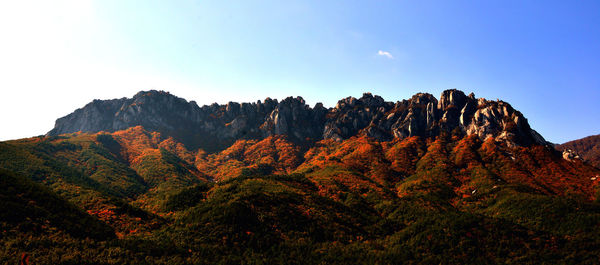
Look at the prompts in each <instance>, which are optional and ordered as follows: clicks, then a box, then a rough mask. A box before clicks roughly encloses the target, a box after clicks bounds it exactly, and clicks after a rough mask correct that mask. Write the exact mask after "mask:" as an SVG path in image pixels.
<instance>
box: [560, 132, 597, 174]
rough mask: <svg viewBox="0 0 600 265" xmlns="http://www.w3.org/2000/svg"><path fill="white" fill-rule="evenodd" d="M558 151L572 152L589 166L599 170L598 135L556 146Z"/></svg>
mask: <svg viewBox="0 0 600 265" xmlns="http://www.w3.org/2000/svg"><path fill="white" fill-rule="evenodd" d="M556 149H558V150H561V151H562V150H572V151H574V152H575V153H576V154H578V155H579V156H581V158H583V159H584V160H586V161H588V162H589V163H590V164H592V165H594V166H596V167H598V168H600V135H592V136H588V137H585V138H581V139H579V140H573V141H569V142H566V143H564V144H560V145H557V146H556Z"/></svg>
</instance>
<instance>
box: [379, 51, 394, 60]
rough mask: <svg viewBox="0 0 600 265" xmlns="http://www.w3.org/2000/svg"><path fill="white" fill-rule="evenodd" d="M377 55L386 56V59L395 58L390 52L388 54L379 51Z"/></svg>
mask: <svg viewBox="0 0 600 265" xmlns="http://www.w3.org/2000/svg"><path fill="white" fill-rule="evenodd" d="M377 55H380V56H385V57H387V58H389V59H394V56H392V54H391V53H389V52H386V51H382V50H379V51H378V52H377Z"/></svg>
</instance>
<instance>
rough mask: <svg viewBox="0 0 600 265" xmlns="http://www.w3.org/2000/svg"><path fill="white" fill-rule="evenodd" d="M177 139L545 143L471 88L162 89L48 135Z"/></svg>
mask: <svg viewBox="0 0 600 265" xmlns="http://www.w3.org/2000/svg"><path fill="white" fill-rule="evenodd" d="M139 125H141V126H143V127H144V128H146V129H147V130H150V131H158V132H161V133H162V134H164V135H168V136H172V137H173V138H175V139H177V140H179V141H181V142H183V143H184V144H185V145H187V146H188V147H190V148H203V149H206V150H219V149H221V148H224V147H225V146H228V145H229V144H231V143H233V142H234V141H235V140H238V139H262V138H265V137H268V136H270V135H277V134H283V135H288V136H289V137H290V139H291V140H294V141H298V142H305V143H306V142H313V141H316V140H321V139H335V140H343V139H347V138H350V137H352V136H356V135H367V136H369V137H373V138H375V139H378V140H381V141H385V140H392V139H397V138H399V139H403V138H406V137H410V136H424V137H431V136H436V135H439V134H440V133H441V132H443V131H446V132H450V133H459V134H463V135H472V134H475V135H477V136H479V137H480V138H481V139H487V138H489V137H493V138H495V139H496V140H498V141H503V142H506V143H507V144H509V145H523V146H528V145H532V144H540V145H545V144H547V143H546V141H545V140H544V139H543V138H542V137H541V136H540V135H539V134H538V133H537V132H535V131H534V130H532V129H531V127H530V126H529V124H528V122H527V119H526V118H525V117H524V116H523V115H522V114H521V113H520V112H519V111H517V110H515V109H513V108H512V107H511V106H510V104H508V103H506V102H503V101H489V100H486V99H483V98H479V99H477V98H475V96H474V95H473V93H471V94H470V95H468V96H467V95H465V94H464V93H463V92H462V91H460V90H456V89H452V90H446V91H444V92H443V93H442V95H441V96H440V99H439V101H438V99H436V98H435V97H434V96H433V95H431V94H427V93H419V94H416V95H414V96H413V97H412V98H411V99H408V100H402V101H398V102H395V103H394V102H389V101H385V100H384V99H383V98H381V97H380V96H373V95H372V94H370V93H365V94H363V96H362V97H361V98H354V97H347V98H345V99H342V100H340V101H339V102H338V103H337V105H336V106H335V107H334V108H329V109H328V108H325V107H323V105H322V104H321V103H318V104H316V105H315V106H314V107H312V108H311V107H310V106H308V105H307V104H306V103H305V101H304V100H303V99H302V98H301V97H296V98H293V97H288V98H286V99H284V100H282V101H278V100H276V99H270V98H267V99H265V100H264V101H260V100H259V101H257V102H255V103H241V104H240V103H235V102H229V103H228V104H226V105H219V104H216V103H215V104H212V105H208V106H202V107H199V106H198V105H197V104H196V102H194V101H190V102H188V101H186V100H185V99H182V98H178V97H176V96H174V95H171V94H170V93H168V92H164V91H154V90H152V91H147V92H139V93H137V94H136V95H135V96H133V98H121V99H113V100H94V101H93V102H91V103H89V104H87V105H86V106H85V107H83V108H81V109H78V110H76V111H75V112H73V113H71V114H69V115H67V116H65V117H62V118H60V119H58V120H57V121H56V125H55V127H54V129H52V130H51V131H50V132H48V135H59V134H64V133H72V132H78V131H82V132H99V131H108V132H114V131H117V130H123V129H126V128H129V127H133V126H139Z"/></svg>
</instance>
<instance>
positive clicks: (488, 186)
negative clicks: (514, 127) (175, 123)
mask: <svg viewBox="0 0 600 265" xmlns="http://www.w3.org/2000/svg"><path fill="white" fill-rule="evenodd" d="M0 168H2V169H3V170H2V171H0V174H1V175H2V176H1V178H0V186H1V187H0V197H1V200H0V202H1V203H0V208H1V211H0V225H1V228H0V231H1V232H2V237H1V240H0V244H1V245H2V247H1V248H0V251H1V252H0V262H1V263H7V264H17V263H18V262H19V260H21V259H22V258H25V259H28V261H29V263H30V264H248V263H251V264H321V263H327V264H365V263H366V264H398V263H406V264H432V263H433V264H456V263H461V264H463V263H478V264H494V263H535V264H540V263H547V264H556V263H596V262H597V261H598V258H599V255H600V251H599V249H600V229H598V228H599V225H600V200H598V199H599V198H600V197H599V194H598V181H600V176H599V175H600V170H599V169H598V168H595V167H593V166H591V165H589V164H587V163H586V162H583V161H568V160H565V159H563V158H562V156H561V153H560V152H558V151H556V150H554V149H553V148H551V147H549V146H541V145H539V146H538V145H533V146H529V147H520V146H510V147H509V146H507V145H506V144H505V143H502V142H497V141H494V140H493V139H489V140H486V141H482V140H480V139H479V138H478V137H476V136H475V135H472V136H464V135H461V134H459V133H442V134H440V135H439V136H437V137H419V136H414V137H409V138H406V139H402V140H392V141H383V142H382V141H378V140H376V139H372V138H370V137H367V136H356V137H351V138H349V139H346V140H343V141H335V140H331V139H326V140H321V141H318V142H316V143H314V144H313V145H311V146H308V145H302V144H298V143H296V142H294V141H291V140H289V139H288V138H287V137H286V136H285V135H274V136H270V137H267V138H265V139H262V140H261V139H246V140H244V139H241V140H238V141H236V142H235V143H234V144H232V145H231V146H230V147H228V148H226V149H224V150H222V151H219V152H213V153H207V152H205V151H203V150H202V149H197V150H189V149H187V148H186V147H185V146H184V145H183V144H181V143H178V142H177V141H175V140H174V139H173V138H171V137H164V136H162V135H161V134H160V133H157V132H151V131H146V130H145V129H144V128H142V127H133V128H130V129H127V130H122V131H117V132H114V133H103V132H101V133H74V134H66V135H61V136H41V137H34V138H28V139H21V140H15V141H7V142H1V143H0Z"/></svg>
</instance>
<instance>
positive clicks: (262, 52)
mask: <svg viewBox="0 0 600 265" xmlns="http://www.w3.org/2000/svg"><path fill="white" fill-rule="evenodd" d="M374 2H375V3H374ZM226 3H227V4H226ZM0 34H1V36H2V41H1V42H0V88H1V89H2V94H3V96H2V97H1V98H0V112H1V113H2V115H0V123H1V124H2V130H0V139H2V140H6V139H14V138H21V137H29V136H34V135H39V134H44V133H45V132H47V131H48V130H50V129H51V128H52V127H53V125H54V120H55V119H56V118H58V117H61V116H64V115H66V114H68V113H70V112H72V111H73V110H74V109H76V108H79V107H82V106H83V105H85V104H86V103H87V102H89V101H91V100H92V99H95V98H99V99H110V98H118V97H125V96H127V97H131V96H132V95H133V94H135V93H136V92H137V91H139V90H148V89H164V90H167V91H170V92H171V93H173V94H175V95H178V96H181V97H184V98H186V99H188V100H196V101H197V102H198V103H199V104H210V103H212V102H219V103H225V102H227V101H230V100H231V101H246V102H247V101H256V100H258V99H264V98H265V97H272V98H284V97H286V96H298V95H300V96H302V97H304V98H305V99H306V100H307V102H308V103H309V104H311V105H314V104H315V103H316V102H323V103H324V104H325V105H326V106H333V105H335V103H336V102H337V100H338V99H341V98H343V97H347V96H356V97H359V96H360V95H361V94H362V93H363V92H366V91H370V92H372V93H374V94H379V95H381V96H383V97H384V98H385V99H386V100H389V101H396V100H401V99H405V98H409V97H410V96H411V95H413V94H414V93H417V92H429V93H432V94H434V95H435V96H436V97H437V96H439V94H440V92H441V91H442V90H445V89H449V88H458V89H461V90H463V91H465V92H466V93H469V92H471V91H473V92H475V95H476V96H478V97H486V98H490V99H496V98H499V99H502V100H505V101H507V102H509V103H511V104H512V105H513V107H515V108H516V109H518V110H520V111H521V112H523V113H524V114H525V116H526V117H527V118H528V119H529V122H530V124H531V125H532V127H533V128H534V129H536V130H538V131H539V132H540V133H541V134H542V135H543V136H544V137H545V138H546V139H547V140H550V141H553V142H564V141H567V140H572V139H576V138H580V137H584V136H587V135H591V134H599V133H600V105H599V100H600V1H248V0H245V1H108V0H106V1H85V0H74V1H66V0H60V1H39V2H35V1H33V2H30V1H12V2H11V1H4V2H2V3H0Z"/></svg>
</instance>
